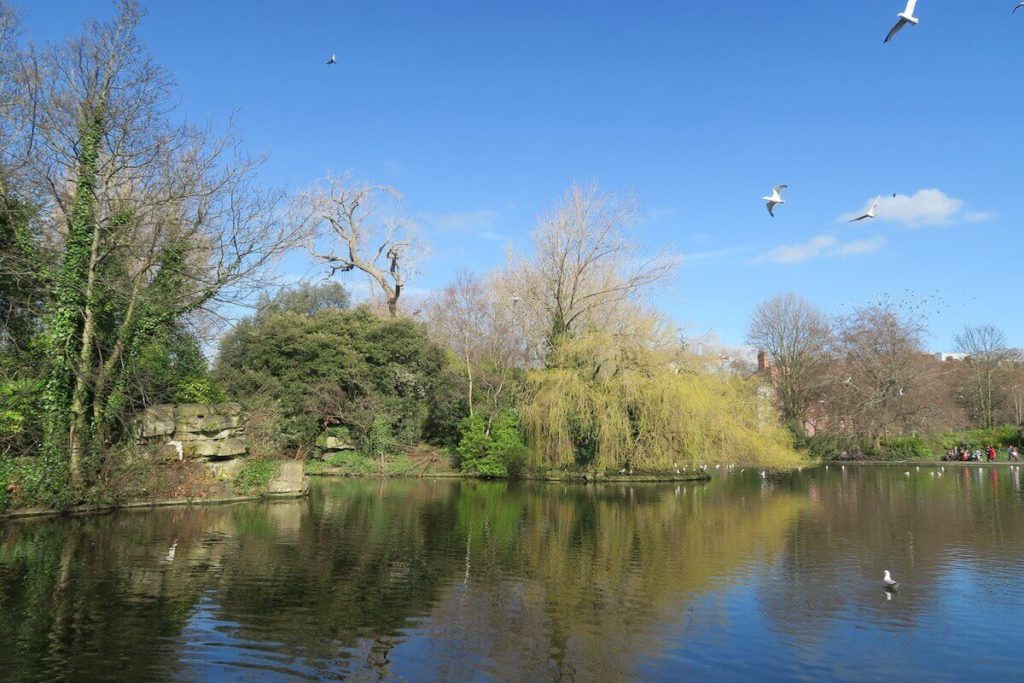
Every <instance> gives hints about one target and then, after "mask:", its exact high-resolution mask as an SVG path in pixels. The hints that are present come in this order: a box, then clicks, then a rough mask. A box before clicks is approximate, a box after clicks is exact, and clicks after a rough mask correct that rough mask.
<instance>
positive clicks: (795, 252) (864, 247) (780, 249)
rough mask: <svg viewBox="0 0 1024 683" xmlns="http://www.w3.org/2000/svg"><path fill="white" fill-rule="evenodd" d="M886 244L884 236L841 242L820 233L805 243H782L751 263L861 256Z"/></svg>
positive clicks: (787, 262)
mask: <svg viewBox="0 0 1024 683" xmlns="http://www.w3.org/2000/svg"><path fill="white" fill-rule="evenodd" d="M885 244H886V239H885V238H884V237H872V238H871V239H865V240H857V241H854V242H841V241H840V240H839V239H838V238H836V237H833V236H832V235H818V236H817V237H813V238H811V239H810V240H808V241H807V242H804V243H803V244H781V245H779V246H777V247H775V248H774V249H771V250H769V251H767V252H765V253H763V254H761V255H760V256H756V257H754V258H753V259H751V261H750V263H754V264H756V263H781V264H784V265H792V264H794V263H804V262H805V261H811V260H813V259H816V258H830V257H845V256H859V255H861V254H870V253H872V252H875V251H878V250H879V249H881V248H882V247H884V246H885Z"/></svg>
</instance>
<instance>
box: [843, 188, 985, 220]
mask: <svg viewBox="0 0 1024 683" xmlns="http://www.w3.org/2000/svg"><path fill="white" fill-rule="evenodd" d="M873 201H874V198H872V199H869V200H867V201H866V202H865V203H864V207H863V209H862V210H861V211H858V212H857V213H849V214H843V215H842V216H840V217H839V218H838V219H837V222H840V223H842V222H845V221H848V220H850V219H851V218H855V217H856V216H859V215H862V214H863V213H864V212H865V211H867V210H868V208H869V207H870V206H871V203H872V202H873ZM965 207H966V202H964V200H963V199H957V198H955V197H950V196H949V195H947V194H946V193H945V192H943V191H942V190H937V189H934V188H933V189H926V190H918V191H917V192H915V193H914V194H912V195H905V194H898V195H896V196H895V197H892V196H889V195H885V196H882V197H879V198H878V220H880V221H888V222H890V223H898V224H900V225H903V226H905V227H908V228H919V227H923V226H927V225H955V224H957V223H984V222H985V221H990V220H992V219H994V218H995V217H996V214H994V213H993V212H991V211H974V210H968V209H966V208H965Z"/></svg>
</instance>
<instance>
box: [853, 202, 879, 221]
mask: <svg viewBox="0 0 1024 683" xmlns="http://www.w3.org/2000/svg"><path fill="white" fill-rule="evenodd" d="M877 208H878V198H877V197H876V198H875V201H874V202H872V203H871V208H870V209H868V210H867V212H866V213H862V214H861V215H859V216H857V217H856V218H853V219H851V220H850V222H851V223H856V222H857V221H863V220H866V219H870V218H874V217H875V216H877V215H878V214H877V213H875V209H877Z"/></svg>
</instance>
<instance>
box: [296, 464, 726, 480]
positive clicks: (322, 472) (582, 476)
mask: <svg viewBox="0 0 1024 683" xmlns="http://www.w3.org/2000/svg"><path fill="white" fill-rule="evenodd" d="M306 474H307V475H309V476H310V477H323V478H326V479H472V480H476V481H551V482H558V481H561V482H570V483H574V484H604V483H614V484H622V483H641V484H642V483H659V482H660V483H670V482H677V481H710V480H711V475H709V474H700V473H686V474H634V475H631V476H628V475H619V474H615V475H598V476H594V475H591V474H589V473H584V472H579V473H576V472H565V473H561V472H560V473H549V474H539V473H535V474H527V475H523V476H521V477H515V478H512V477H508V478H496V479H488V478H485V477H479V476H477V475H475V474H468V473H465V472H426V473H423V474H418V475H411V476H409V475H388V474H380V473H375V474H366V473H362V472H348V471H346V470H344V469H343V468H340V467H331V468H321V469H318V470H315V471H313V472H306Z"/></svg>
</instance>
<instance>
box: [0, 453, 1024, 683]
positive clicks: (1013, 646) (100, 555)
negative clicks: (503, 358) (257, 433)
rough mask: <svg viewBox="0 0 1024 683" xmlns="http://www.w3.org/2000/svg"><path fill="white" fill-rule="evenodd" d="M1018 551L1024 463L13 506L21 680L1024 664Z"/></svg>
mask: <svg viewBox="0 0 1024 683" xmlns="http://www.w3.org/2000/svg"><path fill="white" fill-rule="evenodd" d="M936 472H937V471H936ZM1022 560H1024V507H1022V494H1021V475H1020V471H1019V470H1011V469H1008V468H1005V467H1003V468H995V467H984V468H972V469H952V468H949V467H947V468H946V471H945V475H944V476H943V477H939V476H937V475H936V476H932V471H930V470H924V469H922V470H921V471H920V472H916V471H911V476H909V477H907V476H905V475H904V468H898V469H896V468H884V467H862V468H858V467H853V466H850V467H847V468H846V469H845V470H843V469H841V468H839V467H835V466H833V467H832V468H831V469H830V470H828V471H825V470H823V469H821V470H817V471H813V472H804V473H802V474H792V475H783V476H779V477H777V478H775V479H769V480H768V481H766V482H762V481H761V479H760V477H759V476H757V475H756V473H754V472H753V471H751V470H747V471H746V472H745V473H743V474H739V473H738V472H737V473H734V474H731V475H725V476H722V477H721V478H719V479H717V480H716V481H713V482H712V483H710V484H682V485H674V484H673V485H632V486H630V485H624V486H623V485H605V486H599V487H593V486H591V487H583V486H572V485H561V484H547V485H545V484H520V485H506V484H503V483H485V482H460V481H440V480H425V481H386V482H382V481H371V480H359V481H321V482H315V483H314V489H313V494H312V496H311V497H310V499H308V500H303V501H298V502H280V503H259V504H255V503H254V504H244V505H236V506H230V507H211V508H199V509H191V510H185V509H165V510H157V511H148V512H123V513H119V514H116V515H109V516H103V517H92V518H80V519H69V520H66V519H61V520H45V521H34V522H16V523H15V522H8V523H6V524H4V525H3V526H2V527H0V679H3V680H53V679H57V678H63V679H67V680H76V681H80V680H94V679H106V680H216V681H222V680H303V679H338V678H348V679H353V680H377V679H380V678H383V679H389V680H452V681H463V680H470V679H478V680H486V679H498V680H530V681H535V680H601V681H617V680H631V679H680V678H704V679H713V680H737V681H746V680H780V681H781V680H794V679H803V680H823V679H832V680H879V679H884V680H888V681H893V680H910V679H928V680H950V681H959V680H983V679H987V680H993V679H994V680H1009V679H1020V678H1022V676H1024V673H1022V672H1024V651H1022V646H1021V645H1020V639H1019V635H1020V633H1021V630H1022V629H1024V581H1022V577H1024V563H1022ZM884 569H889V570H891V571H892V573H893V575H894V576H895V577H896V579H897V580H899V581H900V582H901V584H902V589H901V590H900V592H899V593H898V594H897V595H896V596H895V597H893V598H892V600H888V599H887V597H886V595H885V593H884V592H883V591H882V589H881V575H882V571H883V570H884Z"/></svg>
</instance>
